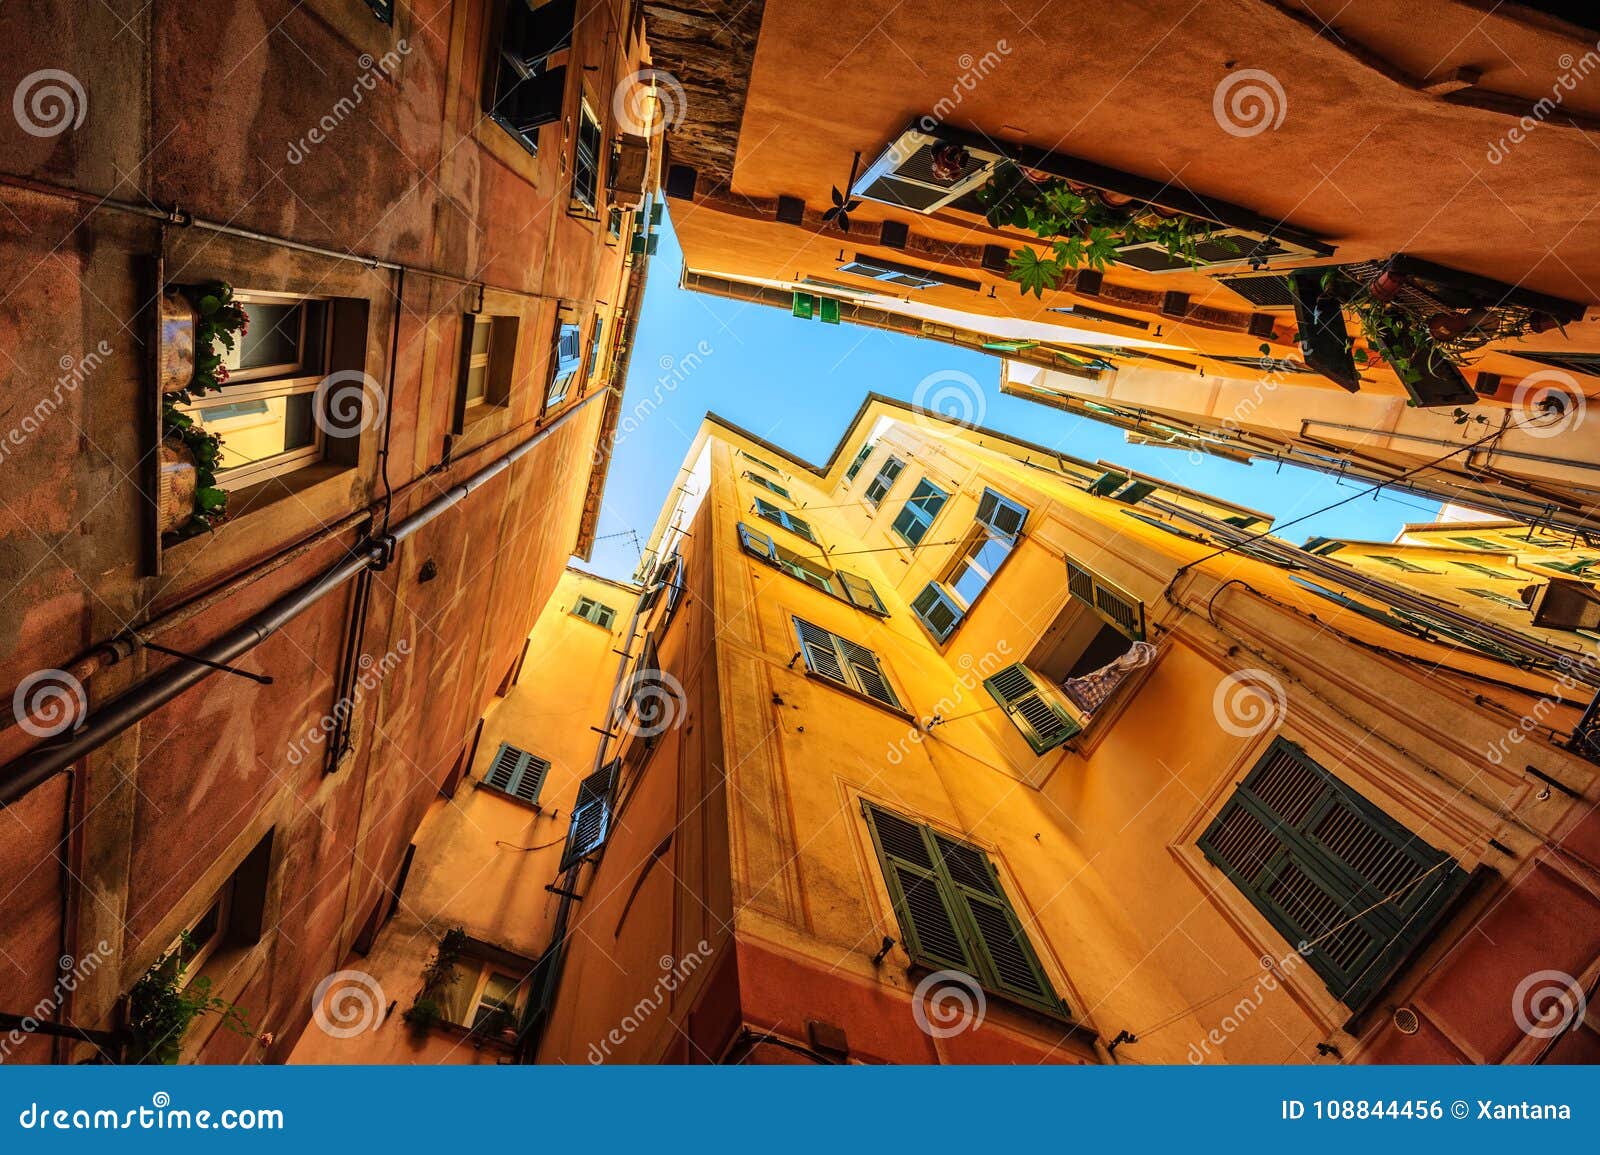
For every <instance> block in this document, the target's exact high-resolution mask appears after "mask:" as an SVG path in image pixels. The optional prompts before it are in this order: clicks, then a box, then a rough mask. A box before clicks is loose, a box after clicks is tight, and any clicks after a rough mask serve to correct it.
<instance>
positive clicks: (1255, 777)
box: [1195, 736, 1471, 1014]
mask: <svg viewBox="0 0 1600 1155" xmlns="http://www.w3.org/2000/svg"><path fill="white" fill-rule="evenodd" d="M1282 760H1287V761H1288V762H1289V763H1291V764H1293V766H1295V767H1296V768H1298V769H1300V770H1302V771H1306V772H1309V773H1310V774H1311V775H1312V776H1313V777H1315V778H1320V779H1321V784H1322V786H1321V792H1320V793H1318V794H1317V795H1315V796H1313V797H1312V798H1311V801H1310V802H1309V803H1306V802H1304V798H1305V795H1304V794H1303V792H1302V793H1300V794H1298V795H1296V796H1295V799H1294V800H1295V801H1296V802H1297V804H1302V805H1303V812H1302V813H1301V815H1300V816H1299V817H1298V818H1296V817H1294V816H1293V815H1285V814H1281V813H1279V812H1278V811H1276V810H1274V809H1273V802H1272V800H1271V798H1270V797H1269V796H1267V795H1265V794H1264V793H1263V792H1261V791H1260V789H1259V783H1260V782H1261V780H1262V779H1263V778H1265V777H1266V776H1267V773H1268V771H1269V770H1272V769H1276V768H1278V767H1281V766H1282V765H1283V761H1282ZM1302 781H1303V779H1302ZM1273 792H1274V793H1277V792H1278V791H1277V789H1276V788H1274V790H1273ZM1335 808H1342V809H1343V811H1344V814H1345V815H1346V816H1354V818H1355V820H1357V821H1358V822H1359V823H1360V824H1361V827H1360V829H1361V831H1362V832H1363V833H1367V834H1370V837H1371V838H1374V839H1378V840H1381V841H1383V842H1385V843H1386V844H1387V848H1388V849H1389V850H1390V851H1391V852H1392V854H1393V855H1397V856H1400V857H1403V858H1406V859H1409V860H1410V861H1411V863H1412V864H1413V865H1414V866H1416V867H1418V868H1419V869H1420V868H1425V869H1423V873H1422V874H1420V875H1419V876H1417V878H1416V879H1414V880H1413V881H1412V882H1410V883H1407V884H1406V886H1405V887H1404V888H1403V890H1404V889H1409V888H1410V887H1412V886H1416V885H1417V883H1418V882H1420V881H1421V880H1422V879H1425V878H1427V877H1429V875H1431V874H1432V873H1433V872H1434V871H1436V870H1439V869H1440V868H1441V867H1445V865H1446V863H1449V864H1450V865H1449V866H1448V867H1446V868H1445V870H1444V873H1443V874H1442V875H1441V877H1440V881H1439V884H1438V886H1437V887H1435V888H1433V889H1432V890H1431V891H1429V892H1428V893H1427V894H1426V896H1425V897H1423V898H1422V899H1420V900H1419V901H1417V902H1415V903H1414V904H1412V905H1406V904H1404V903H1399V902H1396V901H1395V895H1394V894H1385V893H1384V892H1383V891H1382V890H1381V889H1380V888H1379V887H1378V886H1377V884H1375V883H1374V882H1373V880H1371V879H1370V878H1367V877H1366V876H1364V875H1363V874H1362V873H1361V871H1360V870H1359V869H1358V868H1357V867H1355V866H1353V865H1351V864H1350V863H1349V862H1347V861H1346V860H1345V859H1343V858H1341V857H1339V855H1338V854H1337V853H1336V851H1335V850H1334V849H1333V848H1332V846H1331V845H1330V844H1329V843H1328V842H1326V841H1324V840H1322V839H1319V838H1318V837H1317V836H1316V825H1315V824H1316V823H1318V822H1326V821H1328V819H1329V818H1330V817H1331V815H1332V813H1333V811H1334V809H1335ZM1240 811H1243V812H1244V813H1245V814H1246V815H1247V820H1248V821H1252V822H1253V823H1254V825H1255V827H1256V829H1257V830H1258V831H1260V832H1261V833H1264V834H1265V835H1266V836H1268V837H1269V838H1271V839H1274V840H1275V841H1273V842H1271V843H1264V842H1261V841H1259V838H1260V835H1257V836H1256V837H1257V841H1256V842H1254V843H1249V844H1247V843H1246V841H1245V840H1247V839H1248V838H1250V837H1251V836H1250V835H1249V834H1244V835H1240V834H1239V833H1238V830H1237V826H1235V827H1230V826H1229V825H1228V823H1229V821H1230V820H1231V819H1232V817H1233V815H1235V814H1236V813H1238V812H1240ZM1345 829H1349V827H1348V826H1347V827H1346V828H1345ZM1345 837H1346V838H1348V837H1350V836H1348V835H1346V836H1345ZM1219 839H1227V840H1228V841H1227V842H1224V843H1219ZM1195 845H1196V846H1197V847H1198V848H1199V850H1200V852H1201V854H1202V855H1203V856H1204V857H1205V860H1206V861H1207V862H1208V863H1210V864H1211V865H1212V866H1213V867H1215V868H1216V869H1217V870H1218V871H1219V872H1221V874H1222V875H1223V876H1224V877H1226V878H1227V879H1228V881H1229V882H1230V883H1232V884H1233V886H1234V888H1235V889H1236V890H1237V892H1238V893H1239V894H1240V896H1241V897H1243V898H1244V899H1245V901H1246V902H1248V903H1249V904H1250V906H1251V907H1252V908H1253V909H1254V910H1255V911H1256V912H1257V913H1258V914H1259V915H1260V916H1261V917H1262V918H1264V919H1265V920H1266V921H1267V923H1269V924H1270V925H1271V926H1272V928H1273V930H1274V931H1275V932H1276V933H1278V934H1279V935H1281V936H1282V937H1283V938H1284V940H1285V941H1287V942H1288V943H1289V944H1290V945H1291V946H1292V947H1294V948H1296V949H1300V948H1301V947H1302V946H1303V945H1304V944H1305V943H1306V942H1307V941H1308V940H1307V939H1306V938H1305V937H1304V936H1305V933H1306V929H1305V928H1302V927H1299V926H1297V925H1296V924H1295V923H1294V921H1293V915H1292V912H1290V911H1288V908H1287V907H1285V905H1284V903H1283V902H1282V901H1280V900H1279V899H1277V898H1274V897H1273V896H1272V895H1271V893H1270V890H1269V888H1271V887H1273V886H1276V885H1278V884H1279V883H1280V881H1281V880H1282V879H1283V878H1284V877H1285V868H1286V867H1287V866H1290V865H1293V866H1294V867H1295V869H1296V871H1297V872H1298V874H1299V876H1300V877H1302V878H1304V879H1306V880H1308V881H1307V882H1306V883H1305V885H1307V886H1310V887H1312V888H1313V890H1315V891H1318V892H1320V893H1321V894H1322V895H1323V896H1324V897H1326V898H1328V899H1329V900H1330V901H1331V902H1332V904H1333V905H1335V906H1337V907H1339V908H1340V909H1341V911H1342V912H1344V913H1348V912H1349V911H1350V910H1351V908H1352V907H1354V908H1355V909H1356V910H1357V913H1356V914H1354V915H1352V916H1351V917H1349V918H1348V919H1346V920H1345V921H1343V922H1340V923H1338V924H1336V925H1335V927H1334V931H1341V930H1344V929H1346V928H1347V927H1351V926H1357V927H1358V928H1359V930H1360V932H1361V933H1363V934H1366V935H1367V936H1368V937H1369V938H1370V939H1371V940H1372V943H1371V945H1370V946H1369V947H1368V948H1366V950H1365V951H1364V952H1363V954H1358V955H1357V956H1356V959H1354V960H1352V962H1351V963H1350V964H1349V965H1346V966H1340V965H1339V964H1338V963H1336V962H1334V961H1332V960H1330V959H1328V958H1327V957H1326V952H1323V951H1318V950H1312V951H1310V952H1309V953H1306V952H1302V953H1304V957H1305V958H1306V961H1307V962H1308V963H1310V964H1311V967H1312V969H1313V970H1314V971H1316V973H1317V975H1318V976H1319V977H1320V978H1322V980H1323V982H1324V983H1326V984H1327V987H1328V990H1329V991H1330V993H1332V995H1333V997H1334V998H1336V999H1338V1000H1339V1001H1340V1002H1341V1003H1343V1004H1344V1005H1345V1006H1347V1007H1349V1008H1350V1009H1351V1010H1352V1011H1353V1012H1355V1013H1356V1014H1359V1013H1361V1011H1363V1010H1364V1009H1366V1008H1367V1007H1368V1006H1370V1005H1371V1004H1372V1002H1373V1000H1375V999H1376V998H1377V997H1378V996H1379V995H1380V994H1381V993H1382V990H1383V989H1384V987H1386V986H1387V985H1388V983H1389V981H1390V980H1391V979H1393V978H1394V977H1395V976H1396V975H1398V974H1399V973H1400V972H1401V971H1403V970H1404V969H1405V968H1406V967H1407V966H1408V965H1409V964H1410V963H1411V962H1412V961H1413V960H1414V959H1415V957H1416V955H1417V954H1418V952H1420V951H1421V950H1423V949H1424V948H1425V947H1426V946H1427V943H1428V940H1429V937H1430V934H1431V931H1432V930H1433V928H1434V927H1436V926H1437V925H1438V924H1439V922H1441V921H1442V920H1443V919H1444V918H1446V917H1448V915H1449V913H1450V911H1451V910H1452V909H1453V907H1454V905H1455V900H1456V899H1457V898H1458V897H1459V896H1460V894H1461V893H1462V891H1463V890H1464V889H1465V888H1466V884H1467V882H1468V881H1469V880H1470V878H1471V875H1470V873H1469V872H1468V871H1467V870H1465V869H1464V868H1462V866H1461V864H1460V862H1459V860H1458V859H1456V858H1455V856H1454V855H1451V854H1448V853H1446V852H1444V851H1442V850H1439V849H1437V848H1436V847H1434V846H1432V845H1430V844H1429V843H1427V842H1426V841H1424V840H1423V839H1422V837H1421V836H1420V835H1417V834H1415V833H1413V832H1412V831H1411V830H1409V829H1408V828H1407V827H1406V826H1405V825H1404V824H1403V823H1401V822H1399V821H1397V820H1396V819H1394V818H1393V817H1391V816H1390V815H1389V814H1388V812H1387V811H1385V810H1384V809H1383V808H1382V807H1381V806H1379V805H1377V804H1376V803H1374V802H1372V801H1371V800H1369V799H1368V798H1367V797H1366V796H1365V795H1363V794H1361V793H1360V792H1359V791H1357V790H1356V789H1355V788H1354V787H1353V786H1350V785H1348V784H1346V783H1345V782H1344V781H1343V780H1342V779H1341V778H1339V776H1338V775H1336V774H1334V773H1333V772H1332V771H1331V770H1329V769H1328V768H1327V767H1325V766H1323V765H1322V764H1321V763H1319V762H1317V761H1316V760H1315V759H1314V758H1312V757H1311V756H1310V755H1309V754H1307V753H1306V751H1305V750H1303V749H1302V748H1301V747H1299V746H1298V745H1296V744H1295V743H1293V742H1290V741H1289V740H1287V739H1285V738H1283V737H1281V736H1280V737H1276V738H1274V739H1273V740H1272V742H1271V744H1270V745H1269V746H1268V747H1267V748H1266V750H1265V751H1263V752H1262V754H1261V755H1260V757H1258V758H1257V759H1256V761H1255V763H1254V764H1253V765H1252V766H1251V768H1250V770H1249V771H1248V772H1246V774H1245V775H1244V777H1243V778H1242V779H1241V780H1240V781H1239V782H1238V783H1237V785H1236V786H1235V787H1234V790H1233V792H1232V793H1231V794H1230V795H1228V797H1227V798H1226V799H1224V800H1223V802H1222V804H1221V806H1220V807H1219V808H1218V810H1217V812H1216V814H1215V815H1214V816H1213V817H1212V819H1211V821H1210V822H1209V823H1207V824H1206V827H1205V829H1204V831H1203V832H1202V833H1201V834H1200V835H1199V837H1198V838H1197V839H1196V842H1195ZM1263 847H1267V849H1265V850H1263V849H1262V848H1263ZM1245 854H1253V855H1254V856H1255V858H1256V862H1255V870H1256V873H1257V874H1258V875H1260V876H1261V881H1259V882H1258V881H1257V880H1256V879H1254V878H1249V877H1246V875H1245V874H1244V873H1243V868H1244V867H1245V866H1246V865H1247V864H1246V863H1244V862H1240V861H1236V860H1235V859H1237V858H1238V857H1239V856H1241V855H1245ZM1230 855H1231V856H1233V857H1232V858H1230V857H1229V856H1230ZM1367 857H1368V859H1369V860H1370V857H1371V855H1370V852H1368V855H1367ZM1274 861H1278V862H1279V863H1280V865H1278V867H1277V868H1276V869H1275V870H1272V869H1269V867H1270V864H1271V863H1272V862H1274ZM1395 861H1396V859H1395V858H1393V857H1391V858H1390V859H1389V864H1391V865H1389V866H1387V867H1386V868H1387V869H1392V864H1393V863H1394V862H1395ZM1288 885H1290V884H1287V883H1285V884H1284V890H1283V891H1282V893H1285V894H1288V895H1289V897H1290V898H1292V899H1294V901H1297V902H1300V903H1301V905H1302V908H1303V909H1305V910H1307V911H1309V910H1310V907H1309V906H1308V905H1306V904H1305V901H1304V900H1303V899H1301V898H1298V897H1297V896H1296V894H1291V893H1290V892H1289V891H1288V890H1287V886H1288ZM1365 891H1371V892H1372V893H1371V894H1367V893H1364V892H1365ZM1419 893H1421V891H1419ZM1373 895H1377V896H1379V897H1380V898H1381V899H1382V901H1381V902H1380V903H1379V904H1378V905H1376V906H1373V905H1370V904H1369V900H1370V898H1371V897H1373ZM1390 906H1394V907H1395V909H1394V910H1393V911H1390V910H1389V909H1387V908H1389V907H1390ZM1402 915H1403V920H1402V917H1401V916H1402ZM1396 923H1398V926H1394V924H1396ZM1391 927H1392V928H1393V932H1392V933H1391V934H1389V936H1388V937H1387V938H1383V937H1381V935H1380V934H1379V932H1380V931H1383V930H1387V929H1390V928H1391ZM1413 927H1414V929H1413ZM1327 938H1329V934H1328V933H1325V934H1323V935H1322V936H1321V938H1318V939H1314V940H1310V941H1311V942H1312V943H1313V945H1314V944H1315V943H1317V942H1321V941H1324V940H1326V939H1327ZM1374 947H1375V948H1376V949H1375V950H1374V949H1373V948H1374ZM1368 954H1370V957H1368V958H1366V961H1365V964H1364V965H1363V966H1362V967H1361V969H1360V971H1358V972H1357V973H1355V974H1354V975H1351V974H1349V973H1348V972H1349V971H1350V969H1351V968H1352V967H1353V966H1354V965H1355V963H1356V962H1357V961H1359V960H1360V959H1362V958H1363V957H1366V955H1368Z"/></svg>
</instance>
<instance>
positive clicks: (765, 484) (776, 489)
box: [741, 469, 794, 501]
mask: <svg viewBox="0 0 1600 1155" xmlns="http://www.w3.org/2000/svg"><path fill="white" fill-rule="evenodd" d="M741 476H743V477H746V478H748V479H749V480H750V481H751V482H753V483H754V484H756V485H759V486H760V487H761V488H762V489H764V490H766V491H767V492H768V493H774V494H777V495H778V496H779V497H781V498H783V499H784V500H785V501H793V500H794V495H793V494H792V493H790V492H789V491H788V490H787V489H785V488H784V487H783V486H781V485H779V484H778V483H777V482H776V481H773V480H772V479H771V478H767V477H763V476H761V474H759V473H756V472H754V471H753V470H749V469H746V470H745V471H744V473H743V474H742V475H741Z"/></svg>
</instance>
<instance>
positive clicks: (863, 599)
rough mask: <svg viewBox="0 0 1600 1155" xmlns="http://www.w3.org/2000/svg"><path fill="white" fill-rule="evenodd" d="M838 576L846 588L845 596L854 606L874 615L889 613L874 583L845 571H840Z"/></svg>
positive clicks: (840, 582)
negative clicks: (874, 587)
mask: <svg viewBox="0 0 1600 1155" xmlns="http://www.w3.org/2000/svg"><path fill="white" fill-rule="evenodd" d="M837 576H838V578H839V584H840V585H842V586H844V592H845V596H846V597H847V598H849V600H850V602H851V604H852V605H854V606H857V607H858V608H860V609H863V610H866V611H867V612H868V613H872V614H887V613H888V612H889V611H888V610H887V609H885V608H884V605H883V599H882V598H880V597H879V596H878V591H877V590H875V589H873V588H872V583H871V582H869V581H868V580H867V579H866V578H864V577H858V576H857V575H855V574H853V573H846V572H845V571H844V570H839V571H838V574H837Z"/></svg>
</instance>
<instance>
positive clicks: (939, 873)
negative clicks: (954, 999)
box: [861, 799, 1063, 1014]
mask: <svg viewBox="0 0 1600 1155" xmlns="http://www.w3.org/2000/svg"><path fill="white" fill-rule="evenodd" d="M861 810H862V813H863V814H865V815H866V817H867V826H868V829H869V830H870V831H871V832H872V842H873V847H874V848H875V849H876V850H877V853H878V862H879V866H880V868H881V869H882V871H883V877H884V882H885V883H886V885H887V887H888V890H889V898H890V901H891V903H892V904H893V906H894V912H895V919H896V921H897V922H898V923H899V924H900V934H901V938H902V939H903V942H904V945H905V948H906V953H908V954H909V955H910V956H911V961H912V962H913V963H914V964H916V965H918V966H924V967H928V968H930V969H935V970H957V971H961V972H963V973H965V974H967V975H970V976H971V977H972V978H973V979H975V980H976V981H977V982H978V983H979V984H980V985H982V986H983V987H985V988H986V989H988V990H990V991H992V992H995V993H997V994H1003V995H1006V996H1008V997H1010V998H1012V999H1015V1000H1016V1001H1018V1002H1022V1003H1026V1004H1028V1005H1030V1006H1034V1007H1037V1008H1039V1009H1041V1010H1045V1011H1048V1012H1050V1013H1052V1014H1058V1013H1060V1012H1061V1010H1062V1009H1063V1008H1062V1005H1061V1001H1060V999H1058V998H1057V997H1056V995H1055V991H1054V989H1053V988H1052V987H1051V985H1050V980H1049V978H1048V976H1047V975H1046V974H1045V971H1044V967H1043V965H1042V964H1041V963H1040V962H1039V956H1038V954H1037V953H1036V952H1035V951H1034V949H1033V944H1032V943H1031V942H1030V941H1029V939H1028V935H1027V932H1026V931H1025V930H1024V929H1023V927H1022V923H1021V921H1020V920H1019V919H1018V918H1017V915H1016V912H1015V910H1013V908H1012V906H1011V903H1010V902H1009V901H1008V900H1007V898H1006V895H1005V891H1004V890H1003V889H1002V887H1001V886H1000V877H999V874H998V873H997V872H996V871H995V868H994V864H993V863H992V862H991V861H990V860H989V856H988V855H987V854H985V853H984V852H983V851H982V850H980V849H979V848H978V847H976V846H973V845H971V844H970V843H965V842H960V841H957V840H955V839H952V838H948V837H946V836H945V835H943V834H940V833H938V832H937V831H934V830H933V829H931V828H929V827H927V826H924V825H921V824H919V823H915V822H911V821H909V820H907V819H905V818H902V817H901V816H899V815H898V814H894V813H892V812H891V811H888V810H884V809H883V808H881V807H878V806H874V805H873V804H871V803H870V802H867V801H866V800H865V799H863V800H862V802H861Z"/></svg>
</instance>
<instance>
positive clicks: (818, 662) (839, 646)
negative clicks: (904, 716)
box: [794, 618, 900, 710]
mask: <svg viewBox="0 0 1600 1155" xmlns="http://www.w3.org/2000/svg"><path fill="white" fill-rule="evenodd" d="M794 624H795V630H796V631H797V632H798V634H799V635H800V647H801V652H802V653H803V654H804V655H805V659H806V668H807V669H808V670H810V671H811V672H812V673H813V674H817V675H818V676H820V677H823V678H827V679H828V680H829V681H830V682H837V683H838V684H839V685H841V686H844V687H846V688H847V689H851V690H855V691H856V692H857V693H860V694H864V695H866V696H867V697H869V698H872V699H874V700H875V701H879V702H882V703H883V704H884V705H886V706H892V707H894V708H895V709H897V710H898V709H899V708H900V699H899V697H898V696H896V694H895V692H894V687H893V686H892V685H890V683H889V678H888V675H887V674H885V673H884V672H883V667H882V666H881V665H880V664H879V662H878V655H877V654H874V653H873V652H872V651H871V650H869V649H867V647H865V646H863V645H859V644H858V643H856V642H852V641H850V640H849V639H848V638H841V637H840V636H839V635H837V634H833V633H829V632H828V631H827V630H825V629H823V628H822V627H820V626H814V625H812V624H811V623H810V622H808V621H805V620H803V619H801V618H795V619H794Z"/></svg>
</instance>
